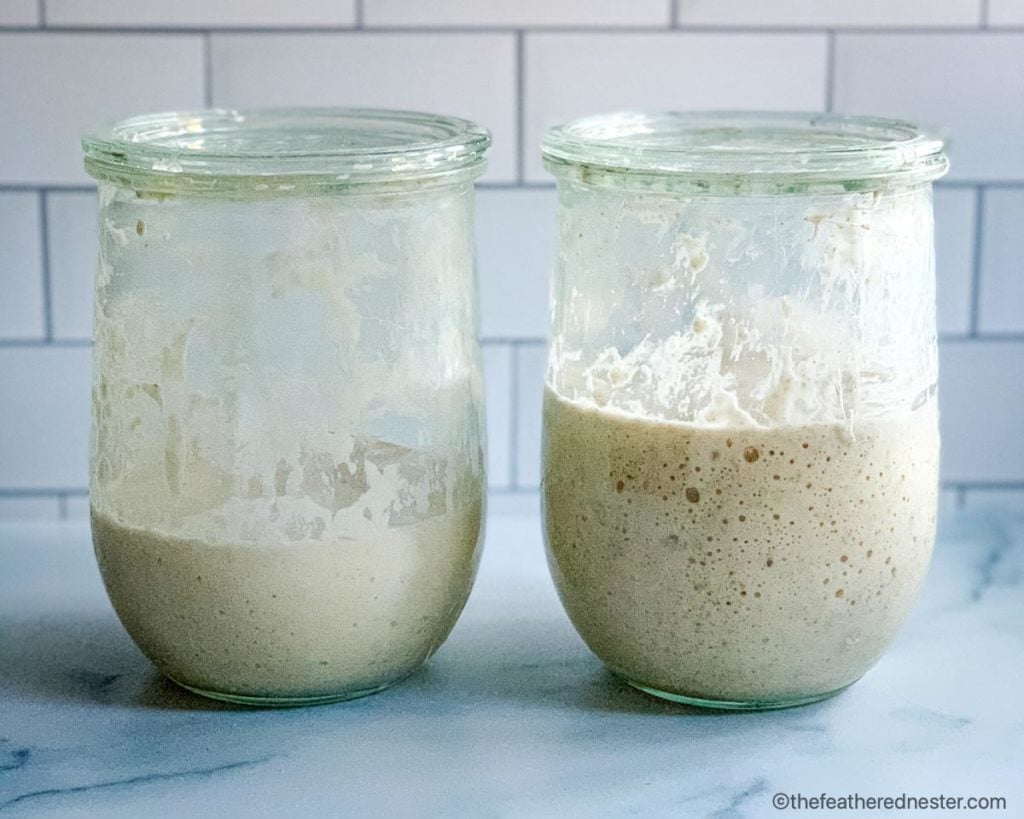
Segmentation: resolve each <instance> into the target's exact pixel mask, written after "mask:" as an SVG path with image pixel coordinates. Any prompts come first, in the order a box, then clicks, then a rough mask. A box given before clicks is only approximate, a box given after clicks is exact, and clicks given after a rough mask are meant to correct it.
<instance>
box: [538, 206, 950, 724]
mask: <svg viewBox="0 0 1024 819" xmlns="http://www.w3.org/2000/svg"><path fill="white" fill-rule="evenodd" d="M561 195H562V196H563V208H562V223H561V225H560V229H561V230H562V231H563V232H564V233H565V235H566V240H565V241H563V242H562V243H561V247H562V252H563V254H566V255H564V256H563V258H561V259H560V260H559V263H560V264H561V265H563V266H565V267H566V268H567V269H568V270H570V271H572V273H571V274H569V275H567V276H565V277H564V278H566V279H568V280H571V281H572V283H573V284H572V289H570V290H568V291H567V292H564V293H562V294H560V295H558V294H556V304H558V305H559V306H558V309H559V310H561V311H562V312H561V313H560V314H559V315H557V317H556V327H559V328H560V329H561V331H562V332H560V333H558V334H556V337H555V339H554V341H553V344H552V348H551V353H550V358H549V371H548V379H547V381H548V383H547V392H546V395H545V403H544V413H545V422H544V429H545V441H544V468H543V485H544V496H545V517H546V530H547V535H548V549H549V557H550V561H551V565H552V572H553V575H554V577H555V580H556V585H557V586H558V588H559V591H560V594H561V596H562V600H563V602H564V603H565V606H566V609H567V611H568V613H569V615H570V617H571V619H572V620H573V623H574V625H575V626H576V628H577V630H578V631H579V632H580V634H581V635H582V636H583V638H584V639H585V640H586V641H587V643H588V645H589V646H590V647H591V649H592V650H594V652H595V653H596V654H597V655H598V656H600V657H601V658H602V659H603V660H604V661H605V662H606V663H607V664H608V665H609V666H610V667H611V668H613V669H614V670H615V671H617V672H618V673H620V674H622V675H623V676H625V677H626V678H627V679H629V680H631V681H633V682H634V683H637V684H639V685H641V686H646V687H648V688H651V689H654V690H657V691H660V692H664V693H668V694H670V695H671V694H676V695H681V696H688V697H697V698H701V699H706V700H712V701H736V702H748V703H749V702H761V703H767V704H770V703H773V702H774V703H780V702H792V701H799V700H800V699H801V698H805V697H815V696H821V695H823V694H827V693H829V692H831V691H835V690H838V689H840V688H842V687H843V686H845V685H848V684H849V683H851V682H853V681H854V680H855V679H857V678H858V677H859V676H860V675H861V674H862V673H864V671H865V670H866V669H867V668H868V667H870V665H871V664H873V663H874V662H875V661H876V660H877V658H878V657H879V656H880V654H881V653H882V651H883V650H884V649H885V647H886V646H887V645H888V644H889V643H890V641H891V640H892V639H893V636H894V635H895V633H896V630H897V628H898V627H899V624H900V623H901V621H902V620H903V618H904V616H905V615H906V613H907V611H908V610H909V607H910V605H911V604H912V602H913V600H914V598H915V596H916V593H917V590H918V588H919V587H920V584H921V581H922V579H923V577H924V573H925V571H926V568H927V565H928V561H929V557H930V554H931V548H932V541H933V538H934V527H935V505H936V496H937V475H938V425H937V413H936V409H935V401H934V398H933V394H934V389H935V387H934V385H935V378H936V365H935V361H934V345H933V344H930V343H929V341H930V340H932V339H933V333H934V314H933V309H934V307H933V305H934V294H933V293H932V292H931V290H930V287H931V275H930V272H929V271H928V270H924V271H922V270H921V269H920V266H921V265H930V263H931V249H930V247H928V246H925V244H923V243H925V242H930V237H931V230H930V224H929V223H928V222H927V221H922V220H928V219H930V198H929V195H928V193H927V191H924V190H917V191H912V192H910V193H908V194H904V195H901V196H892V197H888V198H885V199H882V198H880V197H878V196H877V195H873V194H852V195H850V196H847V197H842V198H841V199H842V201H841V202H837V201H836V200H837V197H831V198H821V199H820V200H814V199H813V198H809V199H810V204H809V205H807V206H806V207H805V206H804V205H803V204H802V203H803V202H805V201H807V199H804V198H801V199H795V200H785V199H784V198H781V197H779V198H776V199H774V200H772V199H765V200H751V199H750V198H741V199H740V200H739V201H738V203H737V201H736V200H734V201H732V202H730V201H728V200H721V201H720V202H718V203H716V202H715V201H713V200H711V201H709V200H707V199H705V200H701V201H700V202H699V203H697V204H694V203H691V202H688V201H685V200H680V199H672V198H667V197H666V198H657V197H651V196H645V195H630V194H623V193H621V192H619V193H616V194H608V195H607V196H606V197H601V196H598V195H597V194H594V193H593V192H590V193H589V194H588V193H584V194H580V195H579V196H576V195H574V192H573V190H572V189H571V188H569V189H568V190H565V191H561ZM794 203H796V204H794ZM731 207H739V208H742V209H743V212H742V213H736V214H734V213H731V212H730V208H731ZM609 223H610V224H611V226H612V228H611V229H608V228H607V227H605V229H604V230H603V231H602V230H601V228H600V227H594V226H595V225H598V226H607V225H608V224H609ZM588 239H589V241H588ZM630 244H632V245H634V246H635V247H636V248H637V253H636V258H640V259H645V260H649V259H651V258H652V257H653V258H656V259H659V260H660V265H661V266H658V265H651V264H650V263H649V262H647V263H646V265H645V267H644V268H641V269H638V270H636V271H635V272H634V275H632V276H631V277H630V278H631V283H630V287H629V288H622V287H621V285H620V284H619V282H621V281H622V278H623V277H622V275H621V270H617V269H615V265H616V264H621V261H622V260H623V259H627V260H628V258H629V254H628V250H627V252H624V250H623V248H624V247H625V248H627V249H628V246H629V245H630ZM627 264H628V262H627ZM652 268H653V270H654V271H656V272H653V273H652V272H651V270H652ZM584 274H585V275H584ZM801 282H805V283H806V284H803V285H800V286H794V283H801ZM583 288H586V289H585V290H584V289H583ZM662 294H664V295H662ZM609 328H614V329H609ZM609 338H611V339H612V340H614V341H615V343H613V344H611V345H609V344H608V340H609Z"/></svg>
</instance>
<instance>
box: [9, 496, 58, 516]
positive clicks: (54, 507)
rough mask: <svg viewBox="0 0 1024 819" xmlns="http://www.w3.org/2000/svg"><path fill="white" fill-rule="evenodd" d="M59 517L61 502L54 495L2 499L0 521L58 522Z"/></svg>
mask: <svg viewBox="0 0 1024 819" xmlns="http://www.w3.org/2000/svg"><path fill="white" fill-rule="evenodd" d="M59 517H60V501H59V500H58V499H57V498H56V497H55V496H52V495H48V496H44V497H33V496H31V495H29V496H19V497H7V498H0V521H4V520H57V519H58V518H59Z"/></svg>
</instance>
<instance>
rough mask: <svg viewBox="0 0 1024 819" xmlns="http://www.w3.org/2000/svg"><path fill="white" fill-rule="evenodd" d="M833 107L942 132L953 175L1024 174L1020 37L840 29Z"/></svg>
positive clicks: (1010, 176) (1023, 80) (1016, 176)
mask: <svg viewBox="0 0 1024 819" xmlns="http://www.w3.org/2000/svg"><path fill="white" fill-rule="evenodd" d="M835 58H836V65H835V93H834V108H835V109H836V110H837V111H842V112H844V113H850V114H861V113H870V114H879V115H884V116H894V117H899V118H902V119H909V120H912V121H917V122H919V123H921V124H924V125H927V126H931V127H939V128H944V129H948V135H949V139H950V143H949V150H950V158H951V160H952V169H951V171H950V178H951V179H979V180H992V179H1024V34H1006V33H1003V34H994V33H989V32H974V33H962V34H944V33H940V34H839V35H838V36H837V38H836V57H835Z"/></svg>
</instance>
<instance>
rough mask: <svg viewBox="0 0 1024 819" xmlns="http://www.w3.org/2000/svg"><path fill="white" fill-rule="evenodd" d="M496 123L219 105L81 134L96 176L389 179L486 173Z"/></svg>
mask: <svg viewBox="0 0 1024 819" xmlns="http://www.w3.org/2000/svg"><path fill="white" fill-rule="evenodd" d="M490 143H491V135H490V132H489V131H487V130H486V129H485V128H482V127H480V126H479V125H476V124H475V123H473V122H471V121H469V120H466V119H460V118H458V117H449V116H442V115H437V114H429V113H421V112H417V111H400V110H387V109H371V108H266V109H229V108H211V109H206V110H197V111H167V112H162V113H155V114H146V115H142V116H136V117H131V118H128V119H123V120H120V121H119V122H115V123H112V124H110V125H107V126H106V127H103V128H100V129H97V130H95V131H93V132H91V133H89V134H87V135H86V136H84V137H83V138H82V147H83V149H84V150H85V166H86V170H87V171H88V172H89V174H90V175H91V176H93V177H95V178H97V179H101V180H109V181H123V180H125V178H126V177H132V176H137V177H142V178H149V179H150V181H155V182H156V183H157V187H160V184H159V182H160V180H163V181H164V182H165V183H166V182H170V181H173V183H174V184H175V185H176V186H179V185H181V184H182V183H186V182H188V181H190V180H191V181H192V182H193V183H195V184H196V185H197V186H198V187H207V186H211V185H214V184H215V181H216V180H224V181H227V182H232V181H233V182H236V183H237V182H238V181H240V180H243V179H253V178H255V180H256V181H257V182H260V181H262V182H267V181H268V180H284V182H285V183H287V182H289V181H291V182H294V181H295V180H296V179H298V178H302V179H303V180H305V181H306V183H314V184H315V183H327V184H331V185H341V186H348V185H355V184H360V183H369V184H388V183H391V182H399V181H401V182H404V181H409V180H424V179H438V178H443V177H449V176H452V175H454V174H459V173H460V172H463V171H471V170H475V171H476V173H474V174H472V175H473V176H477V175H479V173H482V172H483V168H484V162H485V156H486V152H487V148H488V146H489V145H490Z"/></svg>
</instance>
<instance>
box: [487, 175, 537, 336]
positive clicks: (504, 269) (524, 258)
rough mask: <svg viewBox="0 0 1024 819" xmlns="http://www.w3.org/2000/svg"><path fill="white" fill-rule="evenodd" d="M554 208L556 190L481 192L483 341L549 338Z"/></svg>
mask: <svg viewBox="0 0 1024 819" xmlns="http://www.w3.org/2000/svg"><path fill="white" fill-rule="evenodd" d="M555 208H556V201H555V191H554V189H551V190H486V189H482V190H479V191H477V196H476V241H477V259H478V268H479V275H480V306H481V314H482V319H483V321H482V324H483V335H484V336H485V337H491V338H494V337H512V338H522V337H532V338H542V337H545V336H547V334H548V279H549V271H550V270H551V268H552V265H553V264H554V260H555V241H554V234H555Z"/></svg>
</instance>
